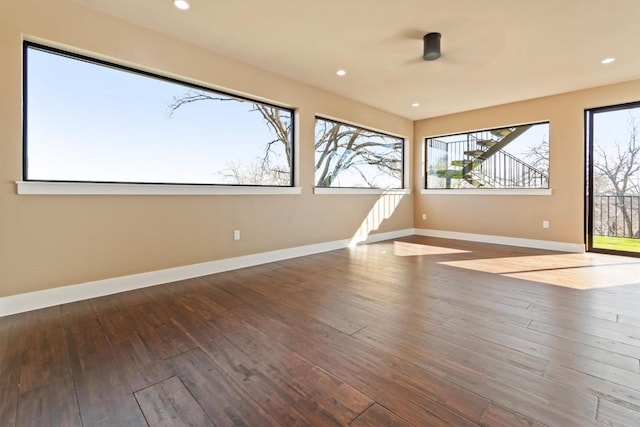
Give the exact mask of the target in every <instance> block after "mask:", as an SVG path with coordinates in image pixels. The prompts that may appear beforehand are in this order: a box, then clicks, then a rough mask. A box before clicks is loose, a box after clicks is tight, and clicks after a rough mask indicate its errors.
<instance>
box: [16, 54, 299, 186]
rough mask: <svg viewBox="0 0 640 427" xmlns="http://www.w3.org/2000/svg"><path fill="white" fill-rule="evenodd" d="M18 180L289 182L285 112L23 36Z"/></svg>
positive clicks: (289, 128)
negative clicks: (25, 39)
mask: <svg viewBox="0 0 640 427" xmlns="http://www.w3.org/2000/svg"><path fill="white" fill-rule="evenodd" d="M24 46H25V47H24V70H25V71H24V73H25V79H24V91H25V93H24V100H25V103H24V109H25V111H24V120H25V126H24V130H25V134H24V156H25V157H24V179H25V180H27V181H29V180H31V181H62V182H99V183H102V182H111V183H145V184H146V183H153V184H221V185H245V186H292V185H293V178H292V177H293V173H292V172H293V163H292V159H293V145H294V144H293V126H294V121H293V111H292V110H290V109H287V108H283V107H279V106H275V105H270V104H267V103H263V102H259V101H256V100H252V99H247V98H243V97H238V96H234V95H230V94H226V93H223V92H219V91H214V90H211V89H208V88H206V87H201V86H198V85H193V84H190V83H185V82H181V81H178V80H175V79H170V78H166V77H162V76H158V75H155V74H151V73H148V72H144V71H139V70H134V69H131V68H128V67H123V66H120V65H116V64H111V63H107V62H104V61H101V60H96V59H92V58H87V57H84V56H80V55H76V54H72V53H68V52H64V51H60V50H57V49H52V48H48V47H45V46H41V45H37V44H34V43H29V42H25V45H24Z"/></svg>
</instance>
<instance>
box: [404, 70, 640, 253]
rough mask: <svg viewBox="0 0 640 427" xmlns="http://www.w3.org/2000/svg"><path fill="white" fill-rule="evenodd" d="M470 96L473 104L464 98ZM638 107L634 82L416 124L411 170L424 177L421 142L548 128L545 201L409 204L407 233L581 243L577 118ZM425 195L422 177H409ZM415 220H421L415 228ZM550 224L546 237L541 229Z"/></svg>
mask: <svg viewBox="0 0 640 427" xmlns="http://www.w3.org/2000/svg"><path fill="white" fill-rule="evenodd" d="M469 96H473V94H470V95H469ZM637 100H640V80H636V81H632V82H627V83H621V84H616V85H611V86H605V87H599V88H593V89H588V90H583V91H578V92H572V93H567V94H562V95H556V96H549V97H545V98H539V99H534V100H530V101H524V102H518V103H513V104H508V105H500V106H497V107H491V108H485V109H481V110H475V111H470V112H465V113H460V114H452V115H448V116H443V117H437V118H432V119H427V120H421V121H418V122H416V123H415V127H414V134H415V137H416V139H415V144H414V167H415V170H416V171H423V170H424V167H423V165H422V161H423V150H424V145H423V144H424V138H425V137H428V136H436V135H443V134H450V133H457V132H464V131H471V130H477V129H486V128H494V127H501V126H506V125H512V124H520V123H529V122H540V121H547V120H548V121H550V122H551V124H550V135H549V138H550V161H551V163H550V168H551V170H550V181H551V182H550V186H551V188H552V189H553V194H552V195H551V196H477V195H431V194H428V195H427V194H425V195H420V194H416V196H414V199H415V205H414V218H415V221H414V226H415V227H416V228H423V229H435V230H445V231H456V232H463V233H473V234H485V235H494V236H507V237H515V238H524V239H539V240H548V241H556V242H563V243H578V244H581V243H583V241H584V231H583V230H584V218H583V215H584V214H583V211H584V201H583V200H584V170H585V167H584V163H585V162H584V110H585V109H587V108H592V107H599V106H606V105H613V104H619V103H624V102H630V101H637ZM414 180H415V187H416V188H423V187H424V175H422V173H416V174H415V175H414ZM422 213H426V214H427V219H426V220H422ZM543 220H548V221H549V222H550V228H549V229H546V230H545V229H543V228H542V221H543Z"/></svg>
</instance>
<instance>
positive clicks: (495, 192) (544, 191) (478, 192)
mask: <svg viewBox="0 0 640 427" xmlns="http://www.w3.org/2000/svg"><path fill="white" fill-rule="evenodd" d="M552 192H553V190H552V189H551V188H540V189H538V188H532V189H524V188H523V189H515V188H504V189H500V188H485V189H475V190H473V189H459V190H446V189H443V190H425V189H422V190H420V194H430V195H435V194H438V195H449V196H463V195H464V196H551V194H552Z"/></svg>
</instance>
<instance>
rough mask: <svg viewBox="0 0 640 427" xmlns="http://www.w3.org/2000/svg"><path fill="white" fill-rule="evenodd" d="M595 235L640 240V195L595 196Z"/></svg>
mask: <svg viewBox="0 0 640 427" xmlns="http://www.w3.org/2000/svg"><path fill="white" fill-rule="evenodd" d="M593 199H594V200H593V234H594V235H596V236H607V237H630V238H638V239H640V195H621V196H611V195H600V194H598V195H594V198H593Z"/></svg>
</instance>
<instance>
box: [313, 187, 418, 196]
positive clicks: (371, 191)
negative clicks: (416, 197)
mask: <svg viewBox="0 0 640 427" xmlns="http://www.w3.org/2000/svg"><path fill="white" fill-rule="evenodd" d="M313 193H314V194H380V195H383V194H384V195H386V194H400V195H405V194H411V190H410V189H407V188H395V189H394V188H328V187H316V188H314V189H313Z"/></svg>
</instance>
